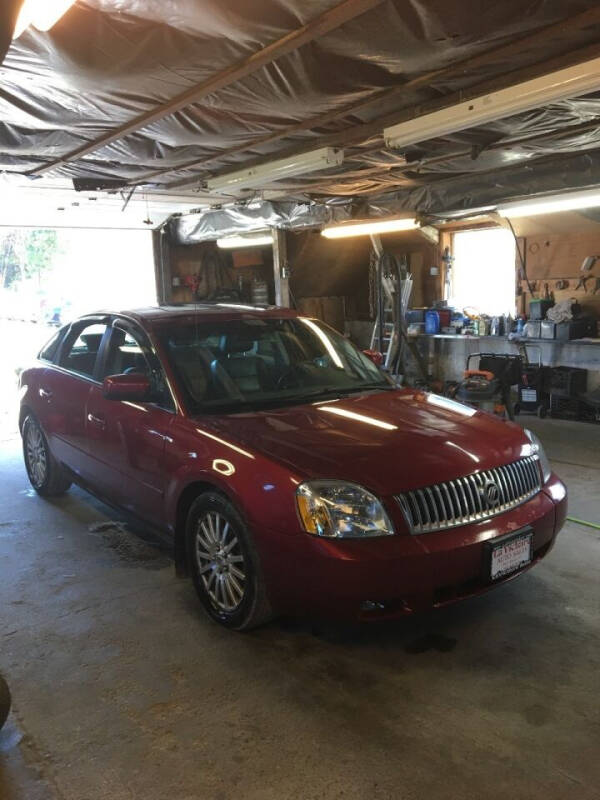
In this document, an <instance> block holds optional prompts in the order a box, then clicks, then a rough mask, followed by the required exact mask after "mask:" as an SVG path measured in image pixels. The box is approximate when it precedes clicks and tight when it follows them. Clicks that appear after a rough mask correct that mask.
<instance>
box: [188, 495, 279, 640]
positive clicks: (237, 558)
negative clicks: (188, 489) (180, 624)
mask: <svg viewBox="0 0 600 800" xmlns="http://www.w3.org/2000/svg"><path fill="white" fill-rule="evenodd" d="M186 544H187V555H188V563H189V564H190V567H191V572H192V577H193V580H194V585H195V587H196V591H197V593H198V596H199V598H200V601H201V603H202V605H203V606H204V608H205V609H206V611H207V612H208V614H209V615H210V616H211V617H212V618H213V619H214V620H216V621H217V622H219V623H220V624H221V625H224V626H225V627H227V628H232V629H233V630H238V631H242V630H250V629H251V628H256V627H257V626H258V625H261V624H263V623H264V622H266V621H267V620H268V619H269V618H270V617H271V608H270V605H269V601H268V598H267V592H266V586H265V582H264V579H263V577H262V573H261V569H260V562H259V558H258V553H257V552H256V548H255V547H254V543H253V541H252V536H251V534H250V532H249V531H248V528H247V526H246V525H245V524H244V521H243V520H242V518H241V516H240V515H239V513H238V512H237V510H236V509H235V507H234V506H233V505H232V504H231V503H230V502H229V501H228V500H227V498H225V497H223V496H222V495H220V494H218V493H216V492H207V493H206V494H202V495H201V496H200V497H198V498H197V499H196V500H195V501H194V503H193V504H192V507H191V508H190V511H189V514H188V518H187V525H186Z"/></svg>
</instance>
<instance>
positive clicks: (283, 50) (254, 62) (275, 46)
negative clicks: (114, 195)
mask: <svg viewBox="0 0 600 800" xmlns="http://www.w3.org/2000/svg"><path fill="white" fill-rule="evenodd" d="M385 1H386V0H343V2H341V3H339V4H338V5H336V6H334V7H333V8H331V9H329V10H328V11H325V12H324V13H323V14H320V15H319V16H318V17H316V18H315V19H312V20H311V21H310V22H308V23H306V25H302V26H301V27H300V28H296V29H295V30H293V31H291V32H290V33H287V34H286V35H285V36H282V37H281V38H280V39H277V40H276V41H275V42H272V43H271V44H269V45H267V46H266V47H264V48H263V49H262V50H259V51H257V52H255V53H252V55H250V56H248V57H247V58H243V59H241V60H240V61H237V62H236V63H235V64H232V65H231V66H229V67H226V68H225V69H223V70H221V71H220V72H218V73H216V74H215V75H212V76H211V77H210V78H207V79H206V80H205V81H202V82H201V83H199V84H197V85H195V86H193V87H191V88H190V89H187V90H186V91H185V92H181V93H180V94H178V95H177V96H176V97H173V98H172V99H171V100H169V101H168V102H166V103H162V104H161V105H159V106H156V107H155V108H152V109H150V110H149V111H146V112H144V113H143V114H140V115H139V116H137V117H135V118H134V119H132V120H130V121H129V122H126V123H125V124H123V125H120V126H119V127H117V128H114V129H113V130H112V131H110V132H109V133H106V134H104V135H102V136H99V137H98V138H97V139H94V140H93V141H91V142H89V143H87V144H84V145H82V146H81V147H77V148H75V149H74V150H71V151H70V152H69V153H66V154H65V155H64V156H61V157H60V158H56V159H53V160H52V161H49V162H47V163H46V164H42V165H41V166H39V167H36V168H34V169H32V170H30V171H29V172H28V173H27V174H28V175H43V174H44V173H46V172H49V171H50V170H54V169H56V168H57V167H60V166H62V165H63V164H67V163H68V162H70V161H74V160H75V159H78V158H83V156H86V155H89V154H90V153H93V152H95V151H96V150H98V149H100V148H101V147H105V146H106V145H109V144H112V142H116V141H117V140H119V139H122V138H123V137H125V136H127V135H129V134H131V133H135V132H136V131H139V130H141V129H142V128H146V127H147V126H148V125H151V124H152V123H153V122H157V121H158V120H160V119H163V118H164V117H168V116H170V115H171V114H174V113H175V112H177V111H179V110H181V109H182V108H185V107H186V106H189V105H190V104H192V103H196V102H198V101H199V100H201V99H202V98H203V97H206V96H207V95H209V94H212V93H213V92H216V91H219V90H220V89H223V88H225V87H226V86H229V85H230V84H232V83H235V82H236V81H239V80H242V79H243V78H246V77H247V76H248V75H251V74H252V73H254V72H256V71H257V70H259V69H261V68H262V67H264V66H266V65H267V64H270V63H271V62H273V61H275V60H276V59H278V58H281V56H283V55H286V54H287V53H290V52H292V51H293V50H297V49H298V48H299V47H302V46H303V45H305V44H308V43H309V42H311V41H313V40H314V39H317V38H319V37H320V36H324V35H325V34H327V33H329V32H331V31H332V30H335V29H336V28H339V27H341V26H342V25H344V24H345V23H346V22H349V21H350V20H352V19H354V18H355V17H358V16H360V15H361V14H364V13H365V12H367V11H370V10H371V9H373V8H375V7H376V6H378V5H380V4H381V3H383V2H385Z"/></svg>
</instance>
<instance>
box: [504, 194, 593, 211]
mask: <svg viewBox="0 0 600 800" xmlns="http://www.w3.org/2000/svg"><path fill="white" fill-rule="evenodd" d="M594 206H600V189H586V190H584V191H581V192H568V193H565V194H554V195H551V196H546V197H537V198H532V199H531V200H519V201H517V202H515V203H505V204H504V205H502V206H499V207H498V213H499V214H500V216H502V217H530V216H534V215H535V214H556V213H557V212H558V211H577V209H580V208H593V207H594Z"/></svg>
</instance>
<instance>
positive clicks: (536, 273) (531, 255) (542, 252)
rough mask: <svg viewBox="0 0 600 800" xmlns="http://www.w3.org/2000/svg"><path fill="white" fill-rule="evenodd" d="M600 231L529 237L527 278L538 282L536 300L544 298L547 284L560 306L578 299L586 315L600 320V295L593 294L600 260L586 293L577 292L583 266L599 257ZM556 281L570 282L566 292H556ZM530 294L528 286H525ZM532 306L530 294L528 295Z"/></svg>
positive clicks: (579, 290)
mask: <svg viewBox="0 0 600 800" xmlns="http://www.w3.org/2000/svg"><path fill="white" fill-rule="evenodd" d="M597 227H598V231H597V232H596V231H591V232H590V231H588V232H579V233H577V232H574V233H557V234H542V235H539V234H538V235H535V236H527V237H525V238H524V244H525V254H526V262H525V263H526V266H527V275H528V277H529V280H530V281H536V284H537V285H536V295H537V297H543V296H544V285H545V284H546V283H547V284H548V287H549V289H550V291H552V292H554V297H555V300H556V301H557V302H559V301H560V300H565V299H568V298H571V297H573V298H575V299H576V300H577V302H578V303H579V304H580V305H581V306H582V307H583V309H584V310H585V311H588V312H590V313H592V314H594V315H595V316H597V317H600V291H599V292H598V293H597V294H594V286H595V283H596V277H598V278H599V279H600V259H599V260H598V264H597V266H595V267H594V268H593V269H592V270H591V272H588V273H585V274H586V275H587V276H591V277H590V279H589V280H588V281H587V291H585V290H584V289H583V288H580V289H576V288H575V287H576V286H577V283H578V281H579V278H580V277H581V275H582V274H583V273H582V272H581V265H582V263H583V261H584V259H585V258H586V257H587V256H595V255H598V256H600V225H598V226H597ZM557 280H567V281H569V286H568V288H566V289H563V290H560V289H557V288H556V285H555V284H556V281H557ZM522 287H523V290H524V292H526V291H527V286H526V284H525V282H523V283H522ZM524 296H526V302H527V304H528V302H529V294H528V293H527V294H526V295H524Z"/></svg>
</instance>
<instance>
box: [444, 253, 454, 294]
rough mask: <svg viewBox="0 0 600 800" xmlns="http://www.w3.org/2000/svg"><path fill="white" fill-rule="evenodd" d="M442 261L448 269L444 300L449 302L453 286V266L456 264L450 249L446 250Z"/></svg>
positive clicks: (445, 279)
mask: <svg viewBox="0 0 600 800" xmlns="http://www.w3.org/2000/svg"><path fill="white" fill-rule="evenodd" d="M442 261H443V262H444V266H445V267H446V270H445V275H444V297H443V299H444V300H448V298H449V297H450V293H451V286H452V266H453V264H454V256H453V255H452V253H451V252H450V248H449V247H445V248H444V253H443V255H442Z"/></svg>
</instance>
